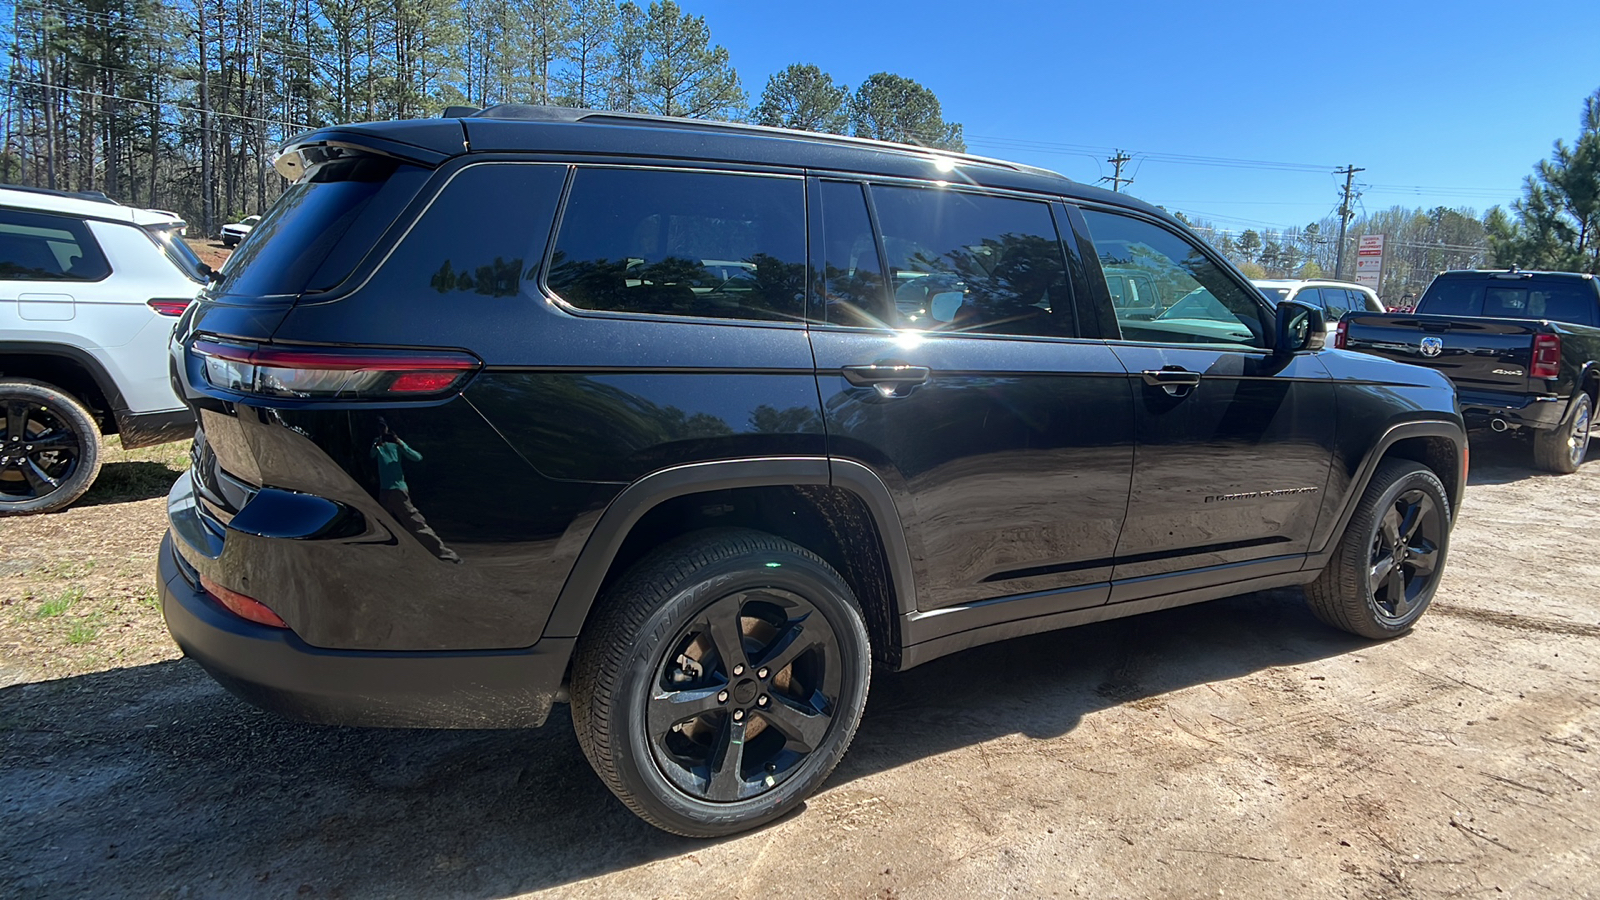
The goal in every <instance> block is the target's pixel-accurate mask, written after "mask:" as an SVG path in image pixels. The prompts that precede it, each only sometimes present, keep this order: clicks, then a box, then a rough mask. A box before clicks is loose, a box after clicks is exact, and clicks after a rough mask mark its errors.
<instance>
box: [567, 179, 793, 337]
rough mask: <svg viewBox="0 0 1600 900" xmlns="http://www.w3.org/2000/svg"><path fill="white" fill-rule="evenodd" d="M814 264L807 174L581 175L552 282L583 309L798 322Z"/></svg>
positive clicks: (571, 198)
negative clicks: (810, 261) (808, 267)
mask: <svg viewBox="0 0 1600 900" xmlns="http://www.w3.org/2000/svg"><path fill="white" fill-rule="evenodd" d="M805 258H806V234H805V188H804V184H803V182H802V181H801V180H800V179H798V178H781V177H774V176H762V175H733V174H713V173H705V172H674V171H651V170H641V169H579V170H578V172H577V174H576V176H575V177H574V180H573V184H572V191H571V194H570V196H569V197H568V198H567V209H566V212H565V213H564V214H563V216H562V219H561V229H560V231H559V233H558V234H557V235H556V247H555V253H554V256H553V257H552V260H551V265H550V273H549V275H548V277H547V281H548V284H549V286H550V288H551V290H553V291H555V293H556V294H557V295H559V296H560V297H561V298H562V299H563V300H565V301H567V302H568V303H570V304H572V305H573V306H577V307H581V308H583V309H595V310H609V311H612V312H635V313H658V314H667V315H678V316H702V317H706V318H717V319H769V320H777V321H800V320H801V319H802V317H803V314H804V310H805Z"/></svg>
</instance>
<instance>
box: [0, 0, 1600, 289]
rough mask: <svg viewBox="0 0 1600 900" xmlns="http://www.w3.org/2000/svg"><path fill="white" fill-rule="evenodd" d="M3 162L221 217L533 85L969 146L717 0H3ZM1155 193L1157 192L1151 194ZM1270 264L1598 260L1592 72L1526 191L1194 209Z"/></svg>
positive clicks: (1293, 273) (39, 177)
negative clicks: (698, 0) (1492, 196)
mask: <svg viewBox="0 0 1600 900" xmlns="http://www.w3.org/2000/svg"><path fill="white" fill-rule="evenodd" d="M0 32H3V33H0V48H3V49H4V52H5V54H6V56H5V59H4V60H3V63H4V65H3V68H0V72H3V79H4V92H5V104H4V108H3V110H0V183H15V184H25V185H34V186H40V187H52V188H58V189H63V190H75V191H102V192H104V193H105V194H107V195H108V196H111V197H112V198H114V199H116V200H118V201H120V202H123V203H126V204H129V205H137V206H148V207H156V208H163V209H171V210H174V211H176V212H178V213H179V214H180V215H182V216H183V217H184V218H185V219H187V220H188V221H190V222H191V223H194V224H195V225H197V226H199V227H198V230H199V231H200V232H202V233H204V234H208V235H209V234H215V233H216V229H217V228H218V227H219V226H220V225H221V224H222V223H223V222H225V221H231V220H234V219H236V218H238V217H241V216H244V215H247V214H250V213H260V212H263V211H264V210H265V209H266V207H267V206H269V205H270V204H271V203H272V201H273V200H274V199H276V197H277V196H278V195H279V194H280V193H281V192H282V191H283V189H284V187H285V186H286V184H285V182H284V181H283V179H282V178H281V177H279V176H278V174H277V173H276V172H275V171H274V170H273V169H272V167H271V165H270V161H271V159H272V156H273V155H274V153H275V152H276V150H277V147H278V146H279V145H280V144H281V143H282V142H283V141H284V140H286V139H287V138H289V137H291V136H293V135H294V134H297V133H299V132H301V131H305V130H308V129H311V128H316V127H320V126H324V125H331V124H336V123H341V122H353V121H372V120H382V119H404V118H418V117H428V116H436V115H438V114H439V113H440V112H441V111H442V110H443V109H444V108H445V107H447V106H451V105H466V106H474V107H487V106H492V105H494V104H497V103H538V104H553V105H560V106H571V107H582V108H591V109H604V110H617V111H626V112H640V113H651V114H660V115H673V116H687V117H692V118H708V119H723V120H731V121H748V122H755V123H759V124H764V125H775V126H780V127H788V128H799V129H803V130H811V131H820V132H831V133H838V134H854V135H860V136H864V137H871V138H877V139H882V140H890V141H899V142H906V143H915V144H920V145H924V146H929V147H937V148H942V149H950V150H957V151H959V150H963V149H965V142H964V140H963V135H962V127H961V125H960V124H958V123H955V122H951V121H948V120H947V119H946V118H945V116H944V110H943V108H942V106H941V104H940V102H939V99H938V98H937V97H936V96H935V95H934V93H933V92H932V91H931V90H929V89H928V88H927V87H925V86H923V85H921V84H919V83H918V82H916V81H914V80H912V79H910V78H907V77H904V76H900V75H896V74H893V73H888V72H879V73H877V74H874V75H871V76H869V77H867V78H866V79H864V80H863V81H862V83H861V84H859V85H857V86H855V87H854V88H853V89H852V88H851V87H850V86H848V85H845V84H843V83H839V82H836V81H835V80H834V79H833V78H832V77H831V76H829V75H828V73H826V72H823V71H822V70H821V69H820V68H818V67H817V66H815V65H809V64H803V63H795V64H792V65H790V66H788V67H787V68H785V69H783V70H782V71H779V72H778V73H776V74H774V75H772V76H771V77H770V78H769V79H768V80H767V83H766V85H765V87H764V88H763V90H762V91H761V92H760V94H759V96H758V97H756V98H755V99H754V101H753V102H752V98H751V96H750V93H749V91H748V90H747V89H746V87H745V85H744V83H743V82H742V81H741V79H740V77H739V74H738V72H737V71H736V70H735V68H734V66H733V64H732V62H731V61H730V59H729V54H728V52H727V50H726V49H725V48H723V47H722V46H720V45H718V44H716V43H714V42H713V41H712V38H711V31H710V28H709V26H708V25H707V24H706V21H705V19H704V17H701V16H695V15H692V14H689V13H687V12H685V11H684V10H683V9H681V8H680V7H679V6H678V5H677V4H676V3H675V2H673V0H655V2H648V3H647V4H646V5H642V6H641V5H640V4H638V3H635V2H632V0H628V2H622V3H617V2H615V0H14V2H13V4H12V13H11V18H10V21H9V22H5V21H0ZM1157 199H1159V198H1157ZM1191 224H1193V225H1195V226H1196V227H1197V229H1198V230H1199V231H1200V232H1201V234H1202V235H1203V236H1204V237H1206V238H1207V239H1209V240H1211V241H1212V242H1213V243H1214V244H1216V245H1217V246H1218V247H1219V248H1220V249H1222V250H1223V252H1224V253H1226V254H1227V255H1228V256H1229V257H1230V258H1231V259H1232V260H1233V261H1234V262H1236V263H1237V264H1239V265H1240V266H1241V268H1243V269H1244V270H1245V271H1246V272H1247V273H1248V274H1251V275H1254V276H1257V277H1335V276H1336V275H1337V274H1342V275H1343V276H1344V277H1345V278H1350V277H1353V272H1354V256H1355V253H1354V248H1355V246H1356V241H1357V240H1358V239H1359V238H1360V236H1361V235H1363V234H1368V233H1381V234H1384V235H1386V236H1387V249H1388V253H1387V260H1388V261H1387V265H1386V267H1385V273H1384V284H1383V289H1382V294H1383V296H1384V297H1385V298H1386V299H1391V300H1397V299H1399V298H1400V297H1402V296H1403V295H1404V294H1405V293H1408V292H1409V293H1416V292H1420V290H1421V289H1422V288H1423V287H1424V286H1426V284H1427V282H1428V281H1429V280H1430V279H1431V278H1432V275H1433V274H1434V273H1435V272H1437V271H1438V270H1440V269H1442V268H1453V267H1464V266H1509V265H1519V266H1522V267H1523V268H1551V269H1567V270H1573V271H1585V272H1592V273H1600V91H1596V93H1595V94H1594V95H1592V96H1590V97H1588V98H1587V99H1586V100H1585V101H1584V103H1583V108H1582V110H1581V115H1580V117H1579V135H1578V138H1577V140H1576V141H1575V142H1574V143H1572V144H1570V145H1569V144H1567V143H1566V142H1564V141H1557V142H1556V144H1555V147H1554V149H1553V152H1552V154H1551V156H1550V158H1549V159H1547V160H1544V161H1541V162H1539V163H1538V164H1537V166H1536V167H1535V170H1534V173H1533V175H1531V176H1529V177H1528V179H1527V181H1526V183H1525V185H1524V188H1523V196H1522V197H1521V198H1519V199H1517V200H1516V201H1514V202H1513V203H1511V204H1510V206H1509V208H1502V207H1498V206H1497V207H1494V208H1492V209H1490V210H1489V212H1488V213H1487V214H1486V215H1484V216H1483V217H1482V218H1479V217H1478V216H1477V214H1476V213H1475V212H1474V211H1473V210H1470V209H1445V208H1442V207H1441V208H1435V209H1404V208H1401V207H1395V208H1392V209H1388V210H1383V211H1379V212H1374V213H1371V214H1365V213H1363V214H1361V215H1352V216H1351V217H1350V220H1349V221H1348V222H1347V223H1346V225H1347V228H1346V235H1347V236H1346V240H1345V254H1344V256H1345V267H1344V269H1343V271H1342V272H1341V273H1336V271H1335V261H1336V259H1337V257H1338V255H1339V253H1338V250H1339V248H1338V246H1337V235H1338V234H1339V220H1338V218H1337V216H1330V217H1327V218H1324V219H1322V220H1320V221H1317V222H1311V223H1308V224H1307V225H1305V226H1303V227H1297V228H1287V229H1273V228H1264V229H1256V228H1246V229H1243V230H1240V229H1223V228H1218V227H1215V226H1213V225H1211V224H1210V223H1207V222H1194V223H1191Z"/></svg>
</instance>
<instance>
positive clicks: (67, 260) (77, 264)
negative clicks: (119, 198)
mask: <svg viewBox="0 0 1600 900" xmlns="http://www.w3.org/2000/svg"><path fill="white" fill-rule="evenodd" d="M110 274H111V266H110V264H109V263H107V262H106V258H105V255H104V254H103V253H101V252H100V245H99V244H97V243H95V240H94V237H93V236H92V235H91V234H90V233H89V228H88V226H86V225H85V224H84V223H83V221H82V220H80V219H76V218H72V217H70V216H53V215H48V214H45V213H32V212H22V211H21V210H13V209H0V281H99V280H101V279H103V278H105V277H106V276H107V275H110Z"/></svg>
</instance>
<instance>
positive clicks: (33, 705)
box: [0, 442, 1600, 898]
mask: <svg viewBox="0 0 1600 900" xmlns="http://www.w3.org/2000/svg"><path fill="white" fill-rule="evenodd" d="M1524 454H1525V450H1523V448H1521V447H1520V446H1517V445H1513V444H1507V443H1485V442H1480V443H1479V444H1477V445H1475V446H1474V448H1473V457H1474V460H1473V461H1474V472H1473V479H1472V481H1473V487H1472V488H1471V490H1470V491H1469V493H1468V497H1467V503H1466V507H1465V509H1464V510H1463V511H1462V515H1461V519H1460V524H1459V526H1458V527H1457V529H1456V532H1455V537H1454V544H1453V547H1452V552H1451V556H1450V561H1449V569H1448V573H1447V576H1446V578H1445V581H1444V585H1443V587H1442V590H1441V592H1440V595H1439V600H1438V601H1437V603H1436V605H1435V607H1434V610H1433V611H1432V612H1431V613H1430V614H1429V615H1428V616H1427V617H1426V618H1424V619H1423V621H1422V623H1421V625H1420V626H1419V628H1418V629H1417V630H1416V631H1415V632H1414V633H1413V634H1411V635H1409V636H1406V637H1403V638H1400V639H1398V640H1395V641H1392V642H1389V643H1385V644H1371V643H1367V642H1364V641H1361V640H1358V639H1354V638H1350V637H1348V636H1345V635H1343V634H1341V633H1337V632H1333V631H1330V630H1328V629H1327V628H1324V627H1323V626H1321V625H1319V624H1318V623H1317V622H1316V621H1315V620H1314V619H1312V617H1311V616H1310V614H1309V613H1307V612H1306V611H1305V608H1304V606H1303V604H1302V603H1301V602H1300V600H1299V596H1298V594H1297V593H1296V592H1292V591H1280V592H1269V593H1264V594H1255V595H1251V596H1248V597H1242V598H1236V599H1232V600H1223V601H1218V602H1215V603H1211V604H1206V605H1202V606H1198V607H1190V608H1187V609H1180V610H1174V611H1170V612H1167V613H1161V614H1156V615H1151V616H1144V617H1140V618H1133V619H1126V620H1122V621H1118V622H1109V623H1103V624H1099V625H1093V626H1088V627H1085V628H1080V629H1075V630H1070V631H1064V632H1059V633H1056V634H1050V635H1041V636H1036V637H1032V638H1027V639H1022V640H1017V641H1012V642H1010V643H1006V644H999V645H994V646H990V647H986V648H981V649H978V650H974V651H969V652H967V653H964V654H959V655H957V656H954V657H950V658H946V659H943V660H940V661H938V662H935V663H932V664H930V665H927V666H924V667H922V668H920V669H916V670H913V671H911V672H907V673H904V674H899V675H895V674H889V673H878V674H877V675H876V676H875V677H874V682H873V694H872V698H871V700H870V702H869V704H868V707H867V713H866V719H865V721H864V723H863V725H862V727H861V731H860V735H859V737H858V738H857V739H856V742H855V745H854V747H853V748H852V749H851V751H850V754H849V755H848V756H847V757H846V760H845V762H844V764H843V765H842V766H841V768H840V770H839V771H838V773H837V774H836V775H835V776H834V777H833V778H832V779H831V781H830V782H829V783H828V785H827V786H826V788H825V790H823V791H822V792H821V793H820V794H818V795H817V796H816V797H814V798H813V799H812V800H811V801H810V803H809V804H808V805H807V807H806V808H805V809H803V810H802V811H801V812H800V813H798V814H797V815H795V816H792V817H790V818H788V819H786V820H784V821H782V822H779V823H777V824H775V825H773V826H771V827H769V828H766V829H764V830H761V831H759V832H756V833H754V834H750V835H746V836H743V837H740V838H736V839H732V840H726V841H721V842H712V843H705V842H696V841H690V840H685V839H679V838H673V837H669V836H667V835H664V834H661V833H659V832H656V831H654V830H653V829H651V828H649V827H648V826H646V825H644V824H643V823H641V822H639V821H637V820H635V819H634V818H633V817H632V816H631V815H630V814H629V813H627V812H626V810H624V808H623V807H622V805H621V804H620V803H618V802H616V801H615V800H614V799H613V798H612V797H611V796H610V794H608V793H607V792H606V791H605V789H604V788H603V787H602V786H601V784H600V782H599V781H598V780H597V779H596V778H595V777H594V776H593V774H592V773H591V772H590V770H589V768H588V766H587V765H586V764H585V762H584V761H583V758H582V756H581V755H580V754H579V751H578V747H577V743H576V741H575V740H574V738H573V737H572V734H571V728H570V723H569V721H568V719H567V716H566V714H565V711H564V709H562V708H558V710H557V713H556V714H555V715H554V716H553V717H552V720H551V722H550V724H549V726H548V727H546V728H544V729H540V730H535V731H526V732H516V731H494V732H423V731H365V730H357V729H339V728H325V727H312V726H304V725H297V724H293V723H288V722H284V721H281V720H279V719H277V718H275V717H273V716H270V715H268V714H265V713H260V712H257V711H256V710H254V709H252V708H250V707H248V706H245V705H244V704H242V703H240V702H238V701H235V700H234V699H233V698H232V697H230V696H229V695H228V694H226V693H225V692H223V691H222V689H221V688H219V687H217V686H215V685H214V684H213V683H212V682H211V681H210V680H209V679H208V678H207V677H206V676H205V675H204V673H202V672H201V671H200V670H199V668H198V667H196V666H194V665H193V664H191V663H189V662H186V661H183V660H181V659H178V658H176V651H175V650H174V649H173V648H172V647H171V645H170V641H168V640H167V639H166V637H165V633H164V631H162V629H161V624H160V617H159V613H158V612H157V611H156V610H154V609H153V608H152V606H150V605H149V604H148V603H146V602H142V599H141V598H143V597H145V596H146V592H147V591H148V589H149V588H151V587H153V585H154V575H153V572H152V569H153V562H151V560H152V558H153V554H154V550H155V547H156V544H157V542H158V541H159V538H160V532H161V527H162V510H161V505H162V500H161V499H160V497H159V496H158V493H157V492H156V491H155V490H154V489H153V488H150V487H149V485H147V484H146V482H156V481H159V480H160V479H157V478H154V477H153V476H154V475H161V476H162V477H165V476H166V475H167V474H168V473H166V472H163V473H154V472H149V471H148V470H140V471H142V472H145V473H146V474H145V475H139V476H138V477H134V476H135V474H136V473H135V472H133V471H131V470H125V469H124V468H123V467H125V466H129V465H136V464H139V463H140V462H145V463H150V461H149V460H143V461H141V460H136V459H126V458H122V457H118V458H117V460H118V461H114V462H112V463H111V464H108V466H107V471H108V473H109V477H111V478H112V479H113V480H114V481H118V484H119V485H120V487H119V490H120V491H121V493H116V492H112V493H109V494H106V495H103V496H101V497H100V498H99V499H100V502H96V503H91V504H88V505H84V506H80V507H77V508H75V509H73V510H70V511H68V512H66V513H64V514H60V515H55V516H47V517H39V518H33V519H25V520H16V519H12V520H4V521H0V548H4V552H3V554H0V572H3V574H4V575H5V576H6V577H5V578H4V579H0V896H7V897H12V896H16V897H75V896H92V897H120V896H135V897H145V896H158V897H284V896H297V897H368V896H407V897H433V896H448V897H469V898H498V897H507V896H514V895H518V894H522V893H525V892H536V891H541V890H547V891H549V892H551V893H552V894H559V895H562V896H572V897H664V898H681V897H695V898H716V897H790V896H792V897H815V896H844V897H923V896H965V895H969V894H983V895H994V894H1000V893H1003V892H1011V893H1015V894H1017V895H1019V896H1071V895H1084V896H1095V897H1129V898H1134V897H1154V896H1162V897H1202V896H1205V897H1217V896H1227V895H1232V896H1240V895H1243V896H1247V897H1274V898H1277V897H1285V896H1287V897H1295V898H1302V897H1413V896H1415V897H1432V896H1490V897H1493V896H1511V897H1527V896H1551V897H1561V898H1576V897H1591V896H1594V895H1596V894H1600V837H1597V828H1600V693H1597V690H1596V686H1597V685H1600V590H1597V587H1600V563H1597V562H1596V558H1597V556H1600V512H1597V511H1596V504H1595V502H1594V498H1595V497H1597V496H1600V463H1595V464H1591V465H1590V466H1587V467H1585V469H1584V470H1583V471H1581V472H1580V473H1579V474H1577V475H1575V476H1570V477H1566V478H1555V477H1546V476H1542V475H1537V474H1535V473H1533V472H1531V471H1529V470H1528V469H1526V468H1524V467H1523V466H1522V462H1523V460H1524V458H1525V456H1524ZM150 464H154V465H160V466H162V467H164V468H166V469H168V470H170V471H171V472H176V471H177V470H178V469H179V468H181V465H182V462H181V448H178V449H177V450H171V449H169V451H168V452H167V456H166V457H165V460H164V461H163V460H161V459H158V460H155V461H154V462H153V463H150ZM146 476H150V477H146ZM119 479H120V481H119ZM167 480H170V478H167ZM98 490H99V489H97V491H98ZM91 499H94V498H91ZM91 559H92V560H93V563H92V564H91V563H89V560H91ZM73 593H76V594H77V597H76V599H75V600H74V601H73V602H71V603H68V604H67V605H66V606H65V607H64V608H62V609H61V610H59V611H52V610H54V609H55V607H57V606H60V605H61V598H62V597H63V596H64V595H70V594H73ZM96 616H98V618H97V619H95V618H94V617H96ZM90 619H94V621H93V623H92V624H91V625H84V624H83V622H82V621H79V620H83V621H87V620H90ZM74 629H76V630H74Z"/></svg>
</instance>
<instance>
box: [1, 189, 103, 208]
mask: <svg viewBox="0 0 1600 900" xmlns="http://www.w3.org/2000/svg"><path fill="white" fill-rule="evenodd" d="M0 188H3V189H5V190H8V191H26V192H28V193H30V194H44V195H45V196H47V197H67V198H70V199H72V200H93V201H94V202H96V203H109V204H111V205H112V206H121V205H122V204H121V203H118V202H117V201H115V200H113V199H111V198H110V197H107V196H106V193H105V191H58V190H55V189H53V188H42V187H25V186H23V185H20V184H0Z"/></svg>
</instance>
